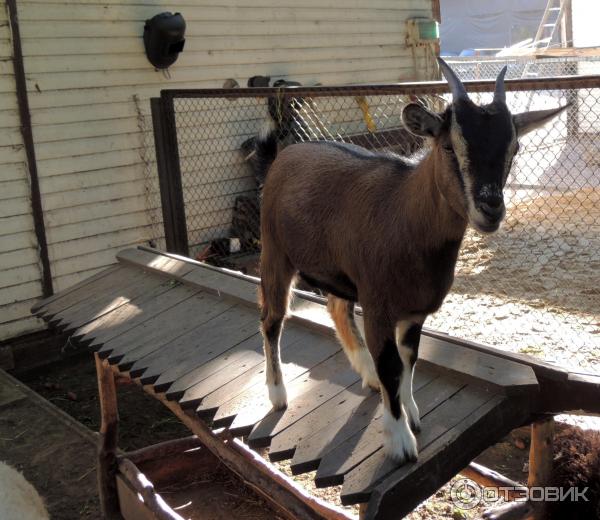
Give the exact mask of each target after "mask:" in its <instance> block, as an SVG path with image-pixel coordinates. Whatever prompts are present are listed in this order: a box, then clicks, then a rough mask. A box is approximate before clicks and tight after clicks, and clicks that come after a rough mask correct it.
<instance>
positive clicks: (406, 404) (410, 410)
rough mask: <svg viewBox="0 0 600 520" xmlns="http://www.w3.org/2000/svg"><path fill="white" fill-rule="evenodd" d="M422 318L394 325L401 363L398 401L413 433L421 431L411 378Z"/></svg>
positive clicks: (417, 352)
mask: <svg viewBox="0 0 600 520" xmlns="http://www.w3.org/2000/svg"><path fill="white" fill-rule="evenodd" d="M423 321H424V320H423V319H422V318H416V317H415V318H414V319H410V320H401V321H399V322H398V324H397V325H396V344H397V345H398V353H399V354H400V360H401V361H402V377H401V380H400V400H401V403H402V406H403V408H404V411H405V412H406V414H407V415H408V420H409V421H410V426H411V428H412V430H413V431H414V432H418V431H420V430H421V419H420V417H419V409H418V408H417V403H415V398H414V395H413V376H414V373H415V363H416V362H417V357H418V355H419V342H420V341H421V329H422V327H423Z"/></svg>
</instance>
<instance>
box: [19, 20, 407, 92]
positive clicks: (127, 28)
mask: <svg viewBox="0 0 600 520" xmlns="http://www.w3.org/2000/svg"><path fill="white" fill-rule="evenodd" d="M272 11H273V9H272V8H271V9H269V12H272ZM404 17H405V13H402V20H404ZM316 22H317V20H314V14H313V21H312V23H307V24H299V23H297V22H295V21H290V20H287V21H278V22H277V23H276V24H274V23H272V22H270V21H267V20H264V19H263V20H258V21H255V22H253V23H245V22H244V21H237V20H233V21H230V22H223V21H199V22H197V23H196V25H195V28H196V30H197V31H198V33H197V34H203V35H206V36H210V35H214V36H220V35H223V34H236V35H240V36H244V35H247V36H249V35H263V34H264V35H281V36H285V35H288V34H304V35H312V34H322V33H323V32H327V33H329V34H370V33H372V32H373V28H372V27H371V25H370V24H365V23H364V22H362V21H360V20H356V19H352V20H350V21H342V22H339V23H338V22H337V21H326V22H322V23H316ZM52 29H53V30H52ZM377 30H378V31H379V32H382V33H386V32H405V27H403V24H402V23H400V22H399V21H395V20H381V21H379V22H378V23H377ZM136 31H139V24H138V23H135V22H133V21H119V20H117V21H112V22H111V23H106V22H102V21H89V22H86V23H85V24H82V23H79V22H76V21H64V20H61V21H55V22H53V23H52V24H48V23H46V22H44V21H30V22H29V23H27V24H26V25H24V26H23V27H22V34H23V38H24V39H28V38H54V37H56V35H57V34H60V35H61V36H62V37H68V38H82V37H88V38H113V37H117V38H118V37H126V36H130V35H131V34H136ZM131 81H132V82H133V84H137V83H141V82H139V81H137V80H134V79H132V80H131ZM74 84H75V85H76V84H77V83H74Z"/></svg>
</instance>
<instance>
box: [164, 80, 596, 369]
mask: <svg viewBox="0 0 600 520" xmlns="http://www.w3.org/2000/svg"><path fill="white" fill-rule="evenodd" d="M507 89H508V92H507V103H508V105H509V107H510V109H511V110H512V111H513V112H515V113H516V112H522V111H526V110H536V109H545V108H551V107H556V106H558V105H561V104H565V103H567V102H570V103H572V105H571V107H570V108H569V109H568V110H567V111H565V112H563V114H562V115H561V116H560V117H559V118H557V119H555V120H554V121H553V122H552V123H550V124H548V125H546V126H545V127H543V128H541V129H539V130H537V131H535V132H533V133H531V134H529V135H527V136H525V137H524V138H522V140H521V151H520V152H519V154H518V156H517V158H516V160H515V161H514V164H513V169H512V172H511V175H510V176H509V179H508V182H507V186H506V190H505V199H506V205H507V218H506V221H505V224H504V226H503V228H502V229H501V230H500V231H499V232H498V233H496V234H494V235H481V234H479V233H477V232H475V231H473V230H469V231H468V232H467V235H466V236H465V239H464V242H463V246H462V251H461V254H460V257H459V262H458V265H457V271H456V280H455V283H454V286H453V289H452V292H451V294H450V295H449V296H448V298H447V300H446V302H445V304H444V305H443V307H442V309H441V310H440V311H439V312H438V313H437V314H436V315H434V316H432V317H431V318H430V319H429V322H428V325H429V326H430V327H434V328H438V329H441V330H444V331H446V332H449V333H451V334H454V335H457V336H461V337H465V338H468V339H473V340H476V341H482V342H485V343H491V344H494V345H499V346H502V347H504V348H508V349H511V350H515V351H520V352H524V353H530V354H534V355H539V356H541V357H544V358H545V359H546V360H549V361H556V362H559V363H562V364H569V365H579V366H585V367H588V368H590V367H591V368H594V367H595V368H599V367H600V316H598V314H599V312H598V311H599V310H600V284H599V283H598V282H599V278H600V276H599V273H600V81H599V80H598V78H574V79H572V80H561V81H545V82H544V81H536V80H533V81H523V82H521V83H512V84H511V83H508V84H507ZM469 90H470V91H471V98H472V99H473V101H475V102H477V103H481V104H483V103H489V102H491V100H492V91H493V85H492V84H491V83H489V82H487V83H485V82H482V83H474V84H472V85H471V86H470V87H469ZM449 99H450V98H449V95H448V94H447V93H446V92H445V86H444V85H438V84H435V85H432V84H413V85H397V86H381V87H368V86H363V87H345V88H344V87H342V88H337V89H334V88H323V87H321V88H313V89H310V88H301V89H297V90H294V91H292V92H291V91H289V90H285V91H278V90H274V89H252V90H248V89H241V90H237V91H236V90H231V91H222V90H221V91H187V92H186V91H181V92H177V91H173V92H169V91H166V92H165V93H164V95H163V102H164V105H165V106H166V107H167V109H168V110H170V111H171V112H170V113H171V119H170V125H171V126H169V125H167V130H166V132H167V133H171V134H174V135H175V136H176V148H177V150H176V152H177V153H176V154H174V155H175V157H171V159H172V161H173V162H174V163H175V164H174V165H172V166H174V169H175V170H176V174H177V175H179V173H180V178H181V188H182V190H181V191H182V194H181V196H182V200H183V207H184V210H185V228H186V229H185V233H186V234H187V242H188V247H189V251H188V252H189V255H190V256H192V257H195V258H198V259H202V260H208V261H213V262H221V263H224V264H225V265H230V262H231V261H232V260H234V259H236V257H240V255H246V256H247V257H249V258H250V257H252V255H255V256H256V253H257V252H258V251H259V250H260V234H259V211H260V209H259V208H260V186H261V182H262V179H261V178H260V176H259V175H258V174H257V172H256V171H255V168H254V163H253V144H254V138H255V137H256V135H257V133H258V131H259V130H260V128H261V126H262V125H263V124H264V122H265V120H266V119H267V118H272V119H274V120H275V121H277V123H278V131H279V140H280V146H287V145H289V144H291V143H295V142H302V141H313V140H336V141H344V142H349V143H354V144H358V145H360V146H364V147H366V148H369V149H372V150H382V151H383V150H385V151H393V152H396V153H400V154H412V153H415V152H425V153H426V146H427V143H424V142H422V141H420V140H419V139H417V138H415V137H414V136H412V135H410V134H408V133H407V132H406V130H405V129H404V128H403V126H402V124H401V120H400V114H401V111H402V107H403V106H404V105H405V104H406V103H408V102H410V101H415V100H419V101H420V102H422V103H425V104H426V105H428V106H429V107H430V108H432V109H433V110H437V111H441V110H443V109H444V107H445V106H446V104H447V103H448V102H449ZM167 119H168V118H167ZM172 173H173V169H171V171H170V174H172ZM238 263H239V262H238ZM241 263H242V264H244V262H241ZM246 264H247V265H249V266H250V267H249V268H250V269H252V267H251V266H252V265H255V264H252V263H251V262H247V263H246Z"/></svg>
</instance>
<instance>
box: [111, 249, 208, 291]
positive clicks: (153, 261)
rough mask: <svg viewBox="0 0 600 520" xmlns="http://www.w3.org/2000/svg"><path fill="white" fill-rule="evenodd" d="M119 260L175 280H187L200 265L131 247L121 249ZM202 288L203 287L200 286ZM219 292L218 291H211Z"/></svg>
mask: <svg viewBox="0 0 600 520" xmlns="http://www.w3.org/2000/svg"><path fill="white" fill-rule="evenodd" d="M117 260H118V261H119V262H121V263H122V264H125V265H132V266H137V267H141V268H143V269H146V270H148V271H151V272H153V273H156V274H160V275H163V276H169V277H170V278H174V279H175V280H179V281H181V282H186V281H188V280H189V278H188V276H189V275H191V273H193V272H194V271H196V270H197V269H198V265H197V264H194V263H192V262H186V261H185V259H183V258H174V257H172V256H166V255H161V254H159V253H157V252H150V251H149V250H147V249H139V248H129V249H124V250H123V251H119V253H118V254H117ZM198 288H199V289H202V287H198ZM211 292H212V293H213V294H217V293H218V291H211Z"/></svg>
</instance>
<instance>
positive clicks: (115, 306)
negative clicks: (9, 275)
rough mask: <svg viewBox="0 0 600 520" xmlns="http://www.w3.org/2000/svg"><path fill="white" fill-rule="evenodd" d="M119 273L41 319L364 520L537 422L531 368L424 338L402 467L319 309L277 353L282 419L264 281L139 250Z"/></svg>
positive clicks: (68, 296) (409, 500) (406, 503)
mask: <svg viewBox="0 0 600 520" xmlns="http://www.w3.org/2000/svg"><path fill="white" fill-rule="evenodd" d="M118 261H119V263H118V264H117V265H116V266H114V267H111V268H109V269H106V270H105V271H103V272H101V273H99V274H97V275H95V276H94V277H92V278H90V279H88V280H85V281H83V282H81V283H79V284H77V285H76V286H74V287H72V288H71V289H68V290H65V291H63V292H61V293H60V294H58V295H56V296H53V297H51V298H49V299H47V300H44V301H43V302H41V303H40V304H38V305H37V306H36V307H34V309H33V310H32V311H33V312H34V313H35V314H37V315H38V316H41V317H42V318H43V319H44V320H46V321H47V322H48V323H49V324H50V325H51V326H52V327H55V328H56V329H58V330H60V331H63V332H67V333H69V334H71V340H72V341H76V342H77V343H79V344H80V345H83V346H85V347H87V348H89V349H91V350H92V351H94V352H97V353H98V355H99V356H100V357H101V358H103V359H107V360H108V361H109V363H110V364H111V365H113V366H114V367H117V368H118V371H119V372H121V373H123V374H125V375H127V376H129V377H131V378H134V379H138V380H139V381H141V383H142V384H143V385H149V387H151V388H152V389H153V390H154V391H155V392H156V393H158V394H164V395H165V396H166V398H167V399H168V400H169V401H171V402H172V403H173V404H177V405H178V406H179V407H181V408H183V409H186V410H187V411H188V413H193V414H196V415H197V416H198V417H200V418H202V419H203V420H204V421H206V423H207V424H209V425H211V426H212V427H214V428H220V427H228V428H229V430H230V431H231V433H232V434H234V435H236V436H244V437H245V438H246V442H247V443H248V445H249V446H250V447H267V446H269V447H270V450H269V457H270V458H271V460H284V459H291V467H292V471H293V472H294V473H302V472H307V471H312V470H316V484H317V486H331V485H336V484H343V487H342V495H341V499H342V502H343V503H344V504H353V503H359V502H361V503H364V502H369V507H368V512H367V517H373V518H386V517H387V518H389V515H388V513H389V512H390V511H393V512H394V516H393V517H394V518H398V517H400V516H403V515H404V514H406V513H408V512H409V511H410V510H412V509H413V508H414V507H415V506H416V505H417V504H418V503H419V502H421V501H422V500H423V499H424V498H426V497H427V496H429V495H431V494H432V493H433V492H435V491H436V490H437V489H438V488H439V487H440V486H441V485H443V484H444V483H445V482H446V481H447V480H448V479H450V478H451V477H452V476H453V475H455V474H456V473H457V472H458V471H460V470H461V469H462V468H464V467H465V466H466V465H467V464H468V463H469V462H470V461H471V460H472V459H473V458H474V457H475V456H477V455H478V454H479V453H480V452H481V451H482V450H484V449H485V448H487V447H488V446H490V445H491V444H493V443H494V442H496V441H497V440H498V439H500V438H501V437H502V436H503V435H505V434H506V433H507V432H508V431H510V430H511V429H513V428H515V427H517V426H520V425H521V424H523V423H524V422H526V421H527V419H528V418H529V417H530V415H531V410H532V403H533V402H534V400H535V397H536V395H537V392H538V381H537V378H536V375H535V374H534V371H533V370H532V368H531V367H530V366H528V365H527V364H524V363H519V362H515V361H513V360H508V359H503V358H501V357H498V356H495V355H491V354H489V353H486V352H483V351H477V350H474V349H472V348H466V347H463V346H460V345H457V344H456V343H455V342H452V341H446V340H445V339H444V338H443V337H432V336H431V335H425V334H424V335H423V337H422V341H421V349H420V356H419V361H418V363H417V371H416V376H415V399H416V401H417V403H418V405H419V409H420V412H421V422H422V432H421V433H420V434H419V435H418V436H417V439H418V444H419V452H420V454H419V460H418V462H416V463H409V464H405V465H404V466H402V467H397V466H396V465H394V464H393V463H391V462H390V461H388V460H387V459H386V458H385V457H384V455H383V453H382V449H381V443H382V435H381V412H382V410H381V406H380V403H379V401H380V399H379V395H378V394H376V393H374V392H372V391H370V390H363V389H362V388H361V382H360V380H359V377H358V376H357V374H356V373H355V372H354V371H353V370H352V369H351V367H350V365H349V363H348V361H347V360H346V358H345V355H344V353H343V352H342V350H341V348H340V346H339V344H338V343H337V341H336V340H335V336H334V333H333V329H332V325H331V323H330V321H329V318H328V316H327V313H326V311H325V309H324V307H323V305H322V304H320V303H316V302H315V301H311V300H310V299H307V298H303V297H301V296H299V295H298V294H297V295H296V297H295V299H294V303H293V305H292V310H291V318H290V320H289V321H288V322H287V325H286V327H285V331H284V334H283V338H282V345H281V346H282V359H283V362H284V367H283V372H284V377H285V381H286V384H287V389H288V395H289V407H288V408H287V410H285V411H282V412H273V411H272V410H271V407H270V404H269V402H268V399H267V396H266V388H265V384H264V379H265V375H264V367H263V353H262V340H261V336H260V333H259V332H258V324H259V315H258V311H257V306H256V280H255V279H252V278H249V277H245V276H243V275H239V274H233V273H228V272H226V271H225V270H221V269H216V268H211V267H208V266H204V265H200V264H198V263H197V262H193V261H187V260H184V259H178V258H173V257H171V256H168V255H164V254H161V253H159V252H156V251H149V250H143V249H128V250H125V251H122V252H121V253H120V254H119V255H118ZM369 512H370V513H369ZM386 515H387V516H386Z"/></svg>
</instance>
